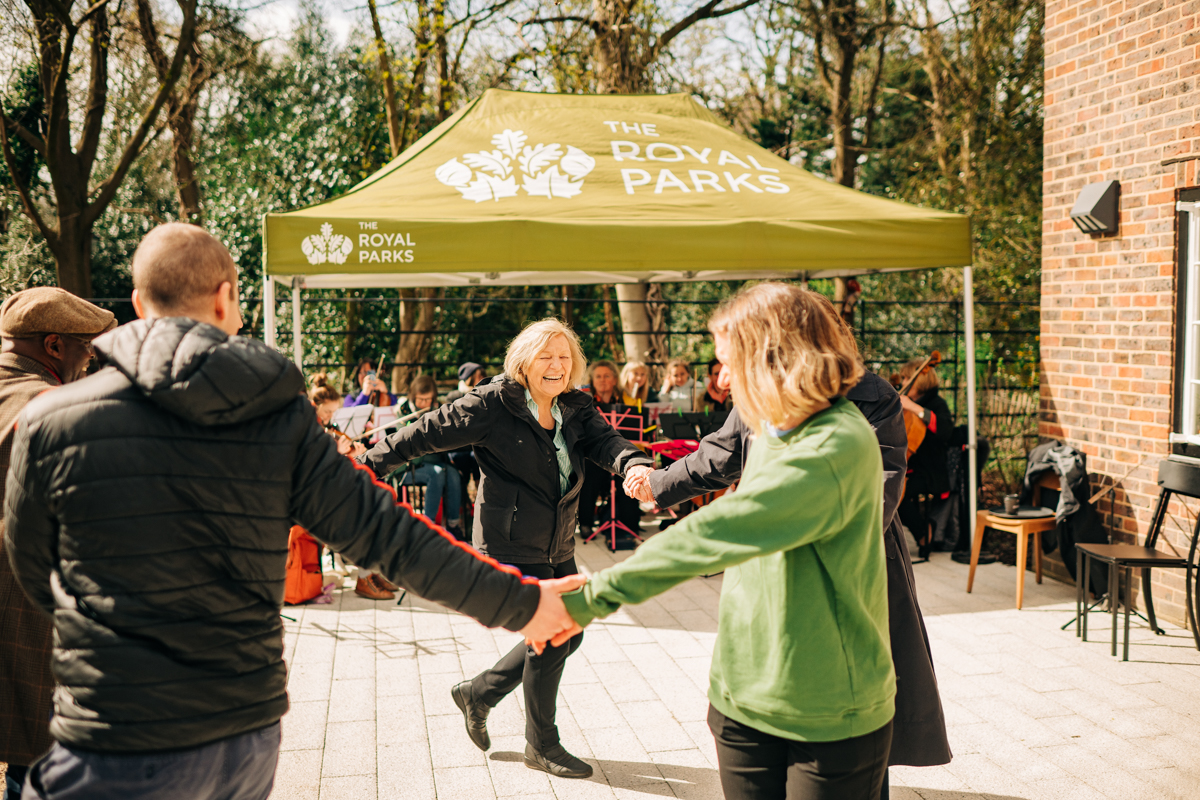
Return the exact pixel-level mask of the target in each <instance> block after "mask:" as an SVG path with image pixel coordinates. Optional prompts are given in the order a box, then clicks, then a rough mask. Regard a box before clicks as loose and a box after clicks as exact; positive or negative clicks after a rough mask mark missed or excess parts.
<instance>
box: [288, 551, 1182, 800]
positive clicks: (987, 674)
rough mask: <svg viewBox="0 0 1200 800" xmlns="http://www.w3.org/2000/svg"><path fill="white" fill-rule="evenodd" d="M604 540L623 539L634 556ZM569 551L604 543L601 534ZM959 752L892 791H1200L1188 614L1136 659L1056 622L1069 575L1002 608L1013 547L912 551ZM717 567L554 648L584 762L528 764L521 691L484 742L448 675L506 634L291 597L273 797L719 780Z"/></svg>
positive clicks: (360, 799)
mask: <svg viewBox="0 0 1200 800" xmlns="http://www.w3.org/2000/svg"><path fill="white" fill-rule="evenodd" d="M627 555H628V553H618V554H617V555H616V558H618V559H620V558H624V557H627ZM578 556H579V562H580V564H581V565H583V566H585V567H586V568H587V569H590V570H599V569H602V568H603V567H605V566H606V565H608V564H611V563H612V562H613V558H614V556H613V555H612V554H610V553H609V552H608V550H607V549H606V548H604V546H603V545H600V544H597V543H593V544H588V545H581V546H580V547H579V549H578ZM915 570H916V575H917V582H918V588H919V592H920V596H921V602H922V606H923V610H924V612H925V618H926V623H927V625H928V627H929V632H930V637H931V639H932V643H933V651H934V660H935V662H936V664H937V669H938V677H939V680H940V682H941V690H942V700H943V703H944V705H945V709H946V715H947V720H948V723H949V725H950V740H951V744H952V746H953V748H954V752H955V758H954V761H953V762H952V763H950V764H949V765H947V766H943V767H932V768H923V769H916V768H909V767H896V768H893V769H892V771H891V776H892V785H893V790H892V797H894V798H898V800H915V798H925V800H951V798H972V799H974V798H985V797H987V798H1025V800H1058V799H1059V798H1062V799H1063V800H1066V799H1067V798H1072V799H1073V798H1120V799H1121V800H1152V799H1153V798H1167V797H1172V798H1173V797H1181V798H1182V797H1188V798H1195V797H1197V796H1200V653H1197V652H1196V650H1195V649H1194V647H1193V646H1192V639H1191V636H1190V634H1188V633H1187V632H1185V631H1182V630H1180V629H1178V628H1171V629H1170V630H1169V634H1168V636H1166V637H1156V636H1154V635H1153V634H1152V633H1150V631H1149V630H1148V629H1147V628H1146V627H1145V624H1144V623H1141V622H1140V621H1139V624H1138V625H1137V626H1136V627H1135V629H1134V642H1135V643H1134V645H1133V649H1132V651H1131V659H1132V660H1131V661H1130V662H1129V663H1121V662H1120V661H1118V660H1117V659H1115V658H1113V657H1111V656H1110V655H1109V644H1108V639H1107V638H1106V637H1107V635H1108V627H1107V623H1108V618H1107V616H1106V615H1104V614H1099V613H1097V614H1095V615H1094V616H1093V617H1092V631H1093V633H1092V636H1093V638H1094V639H1095V641H1091V642H1088V643H1086V644H1084V643H1081V642H1080V641H1079V640H1078V639H1076V638H1075V636H1074V633H1073V629H1068V630H1067V631H1060V630H1059V626H1060V625H1062V624H1063V623H1065V622H1066V621H1067V620H1068V619H1070V618H1071V617H1072V615H1073V613H1074V596H1075V595H1074V592H1075V590H1074V588H1073V587H1070V586H1065V585H1063V584H1060V583H1057V582H1055V581H1053V580H1051V579H1049V578H1047V579H1046V582H1045V583H1044V584H1043V585H1041V586H1038V585H1037V584H1036V583H1034V580H1033V575H1032V573H1030V574H1029V575H1028V580H1027V583H1026V592H1025V609H1024V610H1023V611H1017V610H1016V609H1015V608H1013V595H1014V586H1013V584H1014V579H1015V572H1014V568H1013V567H1008V566H1004V565H1001V564H991V565H987V566H982V567H980V568H979V572H978V574H977V576H976V586H975V592H974V593H973V594H970V595H968V594H966V592H965V590H964V589H965V586H966V567H964V566H962V565H960V564H956V563H954V562H952V561H950V559H949V557H948V555H947V554H935V555H934V557H933V561H931V562H930V563H927V564H919V565H917V566H916V567H915ZM720 588H721V578H720V577H719V576H718V577H714V578H697V579H694V580H691V581H689V582H687V583H685V584H683V585H682V586H679V587H677V588H676V589H674V590H672V591H670V592H668V593H667V594H665V595H663V596H661V597H659V598H657V599H656V600H653V601H651V602H649V603H646V604H645V605H642V606H634V607H629V608H626V609H624V610H623V611H622V612H621V613H619V614H617V615H614V616H613V617H611V618H609V619H608V620H604V621H601V622H598V623H596V624H593V625H592V626H591V627H590V628H589V629H588V631H587V634H586V636H585V640H584V644H583V647H582V648H581V649H580V651H579V652H578V653H576V655H574V656H573V657H572V658H571V659H570V661H568V665H567V669H566V674H565V678H564V681H563V687H562V691H561V695H560V704H559V727H560V730H561V732H562V738H563V741H564V744H565V745H566V746H567V747H568V749H570V750H571V751H572V752H574V753H575V754H576V755H578V756H580V757H581V758H585V759H587V760H588V761H590V762H591V763H592V764H593V765H594V766H595V767H596V774H595V775H594V776H593V778H592V779H591V780H588V781H570V780H560V779H556V778H550V777H549V776H547V775H545V774H543V773H541V772H535V771H533V770H530V769H528V768H526V767H525V766H524V764H523V763H522V753H523V750H524V735H523V733H524V719H523V716H522V708H521V705H522V699H521V696H520V692H519V691H518V692H516V693H514V694H513V695H511V696H510V697H509V698H507V699H506V700H505V701H504V702H503V703H501V704H500V705H499V706H498V707H497V708H496V709H495V710H494V711H493V712H492V715H491V717H490V721H489V729H490V731H491V735H492V743H493V745H492V749H491V751H489V752H488V753H486V754H485V753H482V752H480V751H479V750H478V749H476V748H475V747H474V745H472V744H471V742H470V741H469V740H468V739H467V736H466V733H465V732H464V731H463V723H462V717H461V715H460V714H459V712H458V710H457V708H455V706H454V704H453V702H452V701H451V699H450V687H451V686H452V685H453V684H455V683H457V682H458V681H460V680H463V678H464V677H465V676H472V675H474V674H476V673H477V672H479V671H481V670H483V669H484V668H486V667H488V666H490V665H491V664H492V663H493V662H495V660H496V659H497V658H498V657H499V656H500V654H501V652H504V651H507V650H508V649H509V648H511V647H512V646H513V644H515V643H516V641H517V640H518V637H517V636H516V635H515V634H512V633H508V632H506V631H489V630H487V629H485V628H483V627H481V626H479V625H478V624H476V623H475V622H474V621H472V620H469V619H467V618H465V617H461V616H458V615H455V614H451V613H448V612H446V611H444V610H442V609H441V608H439V607H437V606H434V605H432V604H428V603H425V602H423V601H419V600H417V601H414V600H413V599H412V598H411V597H410V598H408V599H406V600H405V601H404V603H403V605H402V606H397V605H396V603H395V602H394V601H393V602H372V601H368V600H364V599H362V598H359V597H357V596H356V595H354V593H353V591H352V590H350V589H345V590H343V591H340V592H338V593H337V595H336V598H335V601H334V603H333V604H332V605H326V606H301V607H294V608H290V609H287V610H285V613H286V614H288V615H289V616H293V617H295V618H296V622H294V623H288V626H287V629H288V634H287V652H288V660H289V662H290V664H291V676H290V680H289V687H288V688H289V691H290V693H291V698H292V710H291V712H290V713H289V714H288V716H287V717H285V718H284V722H283V753H282V756H281V759H280V764H279V772H278V778H277V781H276V790H275V793H274V795H273V797H274V798H278V799H279V800H291V799H292V798H296V799H297V800H300V799H301V798H303V799H304V800H318V798H319V800H335V798H346V800H375V799H376V798H378V799H379V800H401V799H406V798H413V799H414V800H417V799H420V800H432V798H438V799H439V800H460V799H462V800H476V799H477V798H478V799H481V800H486V799H487V798H508V797H528V798H540V799H543V800H549V799H550V798H560V799H563V800H565V799H566V798H571V799H572V800H574V799H575V798H614V797H616V798H640V797H680V798H697V799H699V798H720V797H721V790H720V784H719V780H718V777H717V771H716V759H715V754H714V750H713V746H712V737H711V735H710V734H709V732H708V727H707V725H706V724H705V721H704V720H705V714H706V712H707V700H706V698H705V691H706V689H707V685H708V682H707V675H708V664H709V657H710V654H711V652H712V645H713V640H714V638H715V633H716V625H717V622H716V611H717V601H718V595H719V592H720Z"/></svg>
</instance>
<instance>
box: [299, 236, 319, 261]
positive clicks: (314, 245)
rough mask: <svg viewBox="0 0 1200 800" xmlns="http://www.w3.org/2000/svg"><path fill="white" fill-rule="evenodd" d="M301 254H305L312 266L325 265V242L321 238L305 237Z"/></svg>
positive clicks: (301, 245)
mask: <svg viewBox="0 0 1200 800" xmlns="http://www.w3.org/2000/svg"><path fill="white" fill-rule="evenodd" d="M300 252H302V253H304V257H305V258H307V259H308V263H310V264H313V265H316V264H324V263H325V242H323V241H322V240H321V238H320V237H319V236H305V237H304V241H303V242H301V243H300Z"/></svg>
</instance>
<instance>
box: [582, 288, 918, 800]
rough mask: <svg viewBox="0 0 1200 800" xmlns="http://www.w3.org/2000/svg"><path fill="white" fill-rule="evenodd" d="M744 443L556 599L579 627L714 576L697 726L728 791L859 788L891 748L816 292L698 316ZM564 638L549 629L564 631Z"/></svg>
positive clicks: (855, 370) (873, 499) (810, 794)
mask: <svg viewBox="0 0 1200 800" xmlns="http://www.w3.org/2000/svg"><path fill="white" fill-rule="evenodd" d="M709 326H710V328H711V329H712V332H713V336H714V339H715V341H716V348H717V358H718V359H720V361H721V363H722V364H724V365H726V366H725V368H724V369H723V370H722V373H721V375H720V377H719V378H718V380H721V381H724V382H726V385H731V386H732V390H733V396H734V400H735V402H736V403H737V405H738V407H739V409H740V411H741V414H742V416H743V418H744V419H746V420H747V421H750V420H757V421H758V425H757V433H758V438H757V439H756V441H755V444H754V446H753V448H752V449H751V451H750V456H749V461H748V462H747V464H746V469H745V472H744V473H743V477H742V481H741V484H740V485H739V486H738V489H737V491H736V492H734V493H732V494H729V495H726V496H724V497H722V498H721V499H719V500H717V501H716V502H715V503H712V504H711V505H708V506H706V507H704V508H702V509H701V510H699V511H697V512H696V513H694V514H691V515H689V516H687V517H686V518H685V519H683V520H682V521H680V522H679V523H677V524H676V525H673V526H672V527H670V528H668V529H667V530H666V531H665V532H663V533H660V534H659V535H657V536H655V537H653V538H652V539H650V540H648V541H647V542H646V543H645V544H643V545H641V546H640V547H639V548H638V549H637V551H636V552H635V553H634V554H633V555H632V556H631V557H630V558H629V559H628V560H626V561H624V562H622V563H621V564H618V565H616V566H614V567H611V568H609V569H606V570H604V571H603V572H600V573H599V574H597V575H595V576H593V577H592V579H591V580H590V581H589V582H588V583H587V584H586V585H585V586H584V588H583V589H582V590H581V591H580V592H579V593H577V594H574V595H567V596H564V598H563V599H564V601H566V604H567V610H568V611H569V612H570V613H571V616H572V617H573V618H574V619H575V621H576V622H577V623H579V625H580V626H584V625H587V624H588V623H589V622H591V620H593V619H595V618H597V617H604V616H607V615H609V614H611V613H613V612H614V611H616V610H617V609H618V608H619V607H620V606H621V605H622V604H624V603H640V602H642V601H644V600H646V599H648V598H650V597H653V596H654V595H657V594H660V593H662V592H665V591H666V590H667V589H669V588H671V587H672V586H675V585H676V584H679V583H682V582H683V581H685V580H687V579H688V578H691V577H693V576H695V575H702V574H706V573H711V572H716V571H719V570H722V569H724V570H725V578H724V586H723V589H722V592H721V607H720V624H719V628H718V633H717V641H716V647H715V650H714V653H713V662H712V670H711V673H710V687H709V693H708V697H709V701H710V703H711V705H710V708H709V727H710V728H711V729H712V732H713V736H714V737H715V738H716V744H717V757H718V761H719V764H720V771H721V784H722V786H723V788H724V790H725V797H726V798H727V799H728V800H749V799H750V798H753V800H760V798H761V799H762V800H766V798H787V800H800V799H801V798H803V800H809V798H837V800H855V799H856V798H862V800H874V798H876V797H878V795H879V791H880V787H881V785H882V781H883V776H884V772H885V770H886V767H887V756H888V751H889V747H890V744H891V732H892V716H893V713H894V705H893V698H894V696H895V690H896V680H895V674H894V672H893V671H892V657H891V651H890V645H889V639H888V616H887V588H886V587H887V579H886V576H885V573H884V551H883V539H882V537H881V536H880V535H879V531H880V529H881V528H882V525H883V523H882V487H883V468H882V463H881V461H880V457H879V447H878V444H877V443H876V441H875V436H874V434H873V432H872V431H871V427H870V426H869V425H868V424H867V421H866V420H865V419H864V418H863V416H862V414H861V413H860V412H859V411H858V410H857V409H856V408H855V407H854V406H853V405H852V404H851V403H850V402H848V401H847V400H846V399H845V398H844V396H843V395H845V393H846V392H847V391H848V390H849V389H850V387H852V386H853V385H854V384H855V383H856V382H857V381H858V379H859V377H861V375H862V366H861V364H860V362H859V359H858V351H857V347H856V346H855V344H854V339H853V336H852V335H851V334H850V331H849V330H848V329H847V328H846V326H845V324H844V323H843V322H842V321H841V319H840V318H839V317H838V316H837V314H836V312H835V311H834V309H833V307H832V305H830V303H829V302H828V301H827V300H826V299H825V298H824V297H822V296H821V295H819V294H816V293H815V292H809V291H807V290H804V289H801V288H799V287H797V286H792V285H786V284H779V283H765V284H759V285H757V286H754V287H752V288H750V289H748V290H746V291H744V292H742V293H740V294H739V295H738V296H737V297H736V298H734V299H733V300H732V301H731V302H730V303H728V304H727V305H726V306H724V307H723V308H722V309H720V310H719V311H718V312H717V313H716V314H715V315H714V316H713V319H712V321H711V322H710V324H709ZM569 634H570V632H567V634H564V635H569Z"/></svg>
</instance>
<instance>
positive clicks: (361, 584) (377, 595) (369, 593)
mask: <svg viewBox="0 0 1200 800" xmlns="http://www.w3.org/2000/svg"><path fill="white" fill-rule="evenodd" d="M371 577H374V576H371ZM354 593H355V594H356V595H358V596H359V597H365V598H367V599H368V600H391V599H393V598H394V597H395V596H396V595H394V594H392V593H391V592H389V591H388V590H387V589H384V588H381V587H379V586H376V585H375V581H373V580H372V579H371V578H370V577H368V578H359V579H358V582H357V583H356V584H354Z"/></svg>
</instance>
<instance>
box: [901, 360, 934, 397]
mask: <svg viewBox="0 0 1200 800" xmlns="http://www.w3.org/2000/svg"><path fill="white" fill-rule="evenodd" d="M924 363H925V359H923V358H914V359H913V360H912V361H909V362H908V363H907V364H905V365H904V366H903V367H901V368H900V384H899V385H898V386H897V387H896V390H897V391H899V390H900V389H902V388H903V387H904V384H906V383H908V379H909V378H911V377H912V376H913V375H916V374H917V370H918V369H920V368H921V365H922V364H924ZM940 385H941V382H940V381H938V375H937V373H936V372H934V371H933V369H932V368H931V369H928V370H926V371H925V372H923V373H922V374H921V375H919V376H918V377H917V379H916V380H915V381H913V385H912V386H911V387H910V388H909V391H910V392H911V391H912V390H913V389H916V390H917V394H919V395H923V394H925V393H926V392H928V391H929V390H930V389H936V388H938V386H940Z"/></svg>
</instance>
